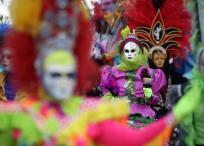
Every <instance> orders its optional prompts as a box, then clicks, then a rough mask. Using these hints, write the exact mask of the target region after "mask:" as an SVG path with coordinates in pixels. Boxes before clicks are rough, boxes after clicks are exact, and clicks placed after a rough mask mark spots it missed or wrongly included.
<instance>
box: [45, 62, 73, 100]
mask: <svg viewBox="0 0 204 146" xmlns="http://www.w3.org/2000/svg"><path fill="white" fill-rule="evenodd" d="M42 83H43V86H44V88H45V90H46V91H47V93H48V94H49V95H50V96H52V97H53V98H55V99H56V100H65V99H67V98H69V97H71V96H72V94H73V91H74V88H75V85H76V66H75V65H67V66H64V65H52V66H49V67H48V68H47V69H46V70H45V72H44V74H43V76H42Z"/></svg>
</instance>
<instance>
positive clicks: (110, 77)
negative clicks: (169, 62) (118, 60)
mask: <svg viewBox="0 0 204 146" xmlns="http://www.w3.org/2000/svg"><path fill="white" fill-rule="evenodd" d="M143 69H147V71H148V74H149V75H150V76H151V79H152V80H151V88H152V97H151V98H150V99H148V100H145V98H144V91H143V87H144V84H143V78H142V75H141V72H142V70H143ZM165 85H166V78H165V75H164V73H163V72H162V70H160V69H151V68H148V67H145V66H141V67H139V68H138V69H136V70H135V71H120V70H119V69H118V68H117V66H113V67H110V66H105V67H104V69H103V71H102V78H101V82H100V88H101V90H102V92H103V94H104V95H105V94H107V93H111V94H112V95H113V97H114V96H115V97H124V96H126V97H128V99H129V100H130V104H131V113H130V114H141V115H142V117H149V118H155V111H154V110H153V109H152V108H151V107H150V105H155V104H157V103H158V102H159V101H160V92H161V90H162V88H163V87H164V86H165Z"/></svg>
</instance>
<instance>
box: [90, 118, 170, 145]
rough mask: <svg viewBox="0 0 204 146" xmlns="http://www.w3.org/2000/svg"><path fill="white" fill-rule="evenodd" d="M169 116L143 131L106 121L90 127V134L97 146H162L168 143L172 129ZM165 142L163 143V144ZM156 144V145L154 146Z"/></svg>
mask: <svg viewBox="0 0 204 146" xmlns="http://www.w3.org/2000/svg"><path fill="white" fill-rule="evenodd" d="M171 116H172V115H168V116H166V117H165V118H163V119H160V120H158V121H156V122H154V123H152V124H150V125H149V126H147V127H144V128H142V129H132V128H129V127H126V126H124V125H121V124H119V123H117V122H114V121H105V122H102V123H100V124H97V125H91V126H90V127H89V134H90V136H91V137H92V138H93V139H94V140H95V142H96V143H97V144H102V145H106V146H142V145H146V144H147V145H157V146H160V145H162V144H164V143H165V142H167V141H168V138H169V136H170V134H171V128H170V126H169V124H167V123H168V122H167V121H168V119H169V118H170V117H171ZM162 141H163V142H162ZM153 143H154V144H153Z"/></svg>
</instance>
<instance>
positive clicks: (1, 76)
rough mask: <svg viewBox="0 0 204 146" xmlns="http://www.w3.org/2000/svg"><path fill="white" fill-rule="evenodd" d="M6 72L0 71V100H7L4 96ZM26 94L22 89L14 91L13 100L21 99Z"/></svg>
mask: <svg viewBox="0 0 204 146" xmlns="http://www.w3.org/2000/svg"><path fill="white" fill-rule="evenodd" d="M5 79H6V73H5V72H1V73H0V100H4V101H7V98H6V95H5V88H4V86H5V83H6V80H5ZM27 96H28V94H27V93H25V92H24V91H22V90H18V91H17V93H16V97H15V100H21V99H23V98H25V97H27Z"/></svg>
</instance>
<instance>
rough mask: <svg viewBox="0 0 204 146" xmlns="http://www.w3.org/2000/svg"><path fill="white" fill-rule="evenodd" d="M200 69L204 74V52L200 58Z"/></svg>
mask: <svg viewBox="0 0 204 146" xmlns="http://www.w3.org/2000/svg"><path fill="white" fill-rule="evenodd" d="M199 69H200V71H201V72H202V73H203V74H204V51H202V52H201V55H200V58H199Z"/></svg>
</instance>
